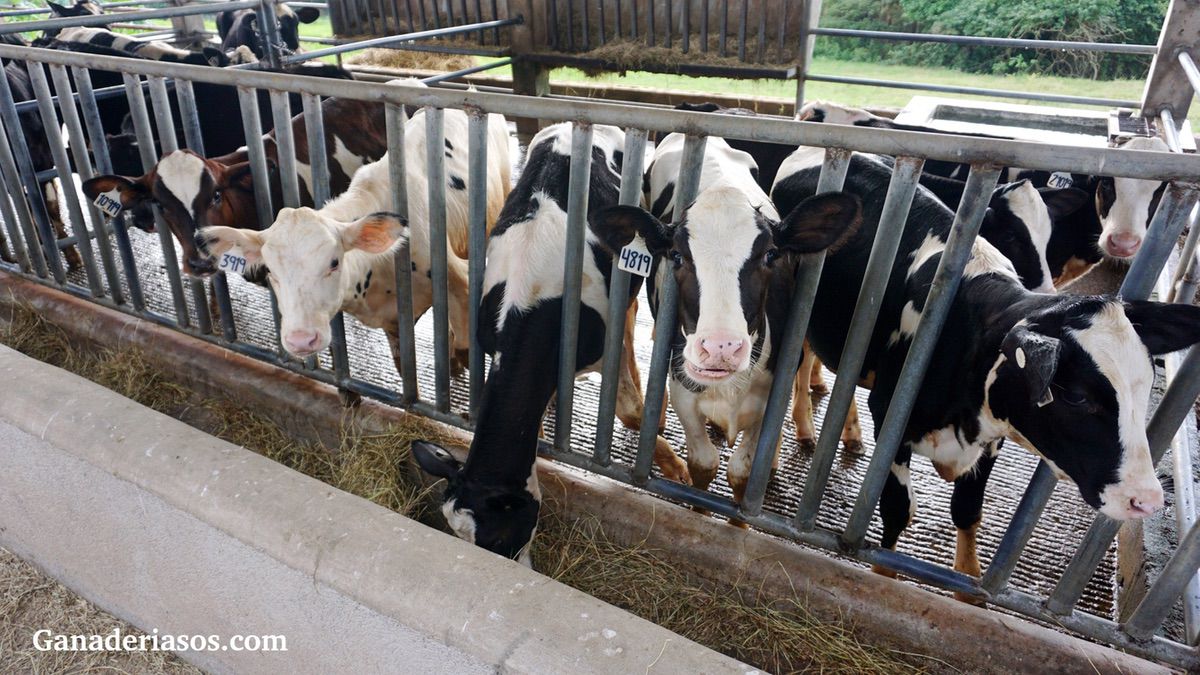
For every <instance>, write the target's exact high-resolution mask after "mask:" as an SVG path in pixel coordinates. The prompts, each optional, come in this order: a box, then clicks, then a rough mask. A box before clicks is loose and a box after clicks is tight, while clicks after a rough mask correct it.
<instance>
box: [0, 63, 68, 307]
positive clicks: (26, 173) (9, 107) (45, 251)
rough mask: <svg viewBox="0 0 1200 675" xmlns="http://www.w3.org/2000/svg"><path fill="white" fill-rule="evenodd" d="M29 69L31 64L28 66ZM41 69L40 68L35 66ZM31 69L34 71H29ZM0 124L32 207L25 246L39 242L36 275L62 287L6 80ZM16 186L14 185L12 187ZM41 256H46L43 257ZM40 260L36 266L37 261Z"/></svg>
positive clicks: (0, 93) (58, 258)
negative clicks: (33, 227)
mask: <svg viewBox="0 0 1200 675" xmlns="http://www.w3.org/2000/svg"><path fill="white" fill-rule="evenodd" d="M27 65H28V66H32V65H34V64H33V63H27ZM38 67H39V68H40V66H38ZM30 70H34V68H30ZM0 79H2V80H3V82H0V121H3V123H4V129H5V131H6V132H7V133H8V143H7V145H8V146H9V149H8V153H6V154H11V155H12V156H13V160H14V163H15V167H14V168H15V169H16V170H17V171H16V175H17V176H19V177H20V184H21V186H22V187H23V188H24V190H25V194H26V195H27V197H28V203H29V205H30V207H31V212H32V216H33V224H34V225H36V227H37V233H36V234H34V233H33V232H29V233H27V237H28V238H27V239H26V242H27V243H28V246H29V249H30V252H32V251H34V250H36V249H37V248H38V247H37V246H36V245H35V244H37V243H38V242H39V240H40V243H41V247H40V248H41V255H35V256H33V258H34V266H35V268H36V269H37V270H38V276H40V277H44V276H45V275H46V273H47V272H49V273H50V274H52V275H53V276H54V280H55V281H56V282H58V284H59V285H62V284H63V283H65V282H66V280H67V275H66V273H65V272H64V271H63V266H62V255H61V253H59V250H58V246H55V243H54V242H55V234H54V228H53V227H52V226H51V224H50V212H49V210H48V209H47V208H46V203H45V201H44V200H43V195H42V187H41V185H40V184H39V183H38V180H37V176H36V170H35V167H34V166H33V160H32V159H31V158H30V156H29V146H28V144H26V142H25V131H24V127H23V126H22V125H21V121H20V116H19V115H18V114H17V110H16V104H15V103H14V102H13V95H12V88H11V87H10V86H9V84H8V78H0ZM14 185H15V184H14ZM42 256H45V257H44V258H42ZM39 259H41V261H42V262H41V263H40V264H39V263H38V262H37V261H38V260H39Z"/></svg>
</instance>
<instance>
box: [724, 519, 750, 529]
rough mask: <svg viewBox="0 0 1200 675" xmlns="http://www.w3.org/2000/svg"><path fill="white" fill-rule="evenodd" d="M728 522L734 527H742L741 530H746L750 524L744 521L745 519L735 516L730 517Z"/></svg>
mask: <svg viewBox="0 0 1200 675" xmlns="http://www.w3.org/2000/svg"><path fill="white" fill-rule="evenodd" d="M729 524H730V525H732V526H734V527H737V528H741V529H743V530H748V529H750V525H749V524H748V523H746V521H744V520H738V519H737V518H730V519H729Z"/></svg>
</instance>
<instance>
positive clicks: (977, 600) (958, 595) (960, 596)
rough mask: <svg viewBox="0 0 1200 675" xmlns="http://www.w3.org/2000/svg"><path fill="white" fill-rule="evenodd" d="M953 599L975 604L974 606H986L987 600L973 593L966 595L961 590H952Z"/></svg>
mask: <svg viewBox="0 0 1200 675" xmlns="http://www.w3.org/2000/svg"><path fill="white" fill-rule="evenodd" d="M954 599H955V600H958V601H959V602H965V603H967V604H968V605H975V606H976V607H986V606H987V602H986V601H985V600H984V599H983V598H981V597H979V596H975V595H968V594H966V593H963V592H961V591H954Z"/></svg>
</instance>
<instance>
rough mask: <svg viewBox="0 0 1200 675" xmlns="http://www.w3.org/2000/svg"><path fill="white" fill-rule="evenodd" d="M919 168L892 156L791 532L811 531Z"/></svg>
mask: <svg viewBox="0 0 1200 675" xmlns="http://www.w3.org/2000/svg"><path fill="white" fill-rule="evenodd" d="M924 164H925V160H923V159H921V158H919V157H897V158H896V166H895V168H893V169H892V180H891V182H890V183H889V184H888V191H887V196H886V197H885V198H884V200H883V211H882V212H881V214H880V216H879V228H878V230H877V232H876V234H875V241H874V242H873V243H872V245H871V254H870V258H868V260H867V270H866V273H865V274H864V275H863V281H862V287H861V288H859V291H858V301H857V303H856V304H855V306H854V316H853V317H852V318H851V319H850V328H849V330H848V331H847V332H846V344H845V345H844V346H843V348H842V357H841V359H840V360H839V361H840V365H839V366H838V370H839V371H840V372H841V375H839V376H838V378H837V380H836V381H835V382H834V384H833V392H832V393H831V394H830V396H829V402H828V403H827V405H826V409H825V420H824V422H823V423H822V425H821V435H820V437H819V438H818V439H817V447H816V450H815V451H814V452H813V457H812V461H811V464H810V465H809V470H808V477H807V478H806V479H805V483H804V493H803V496H802V497H801V499H800V506H799V508H798V509H797V510H796V521H795V523H796V528H797V529H800V530H812V529H813V528H814V527H816V521H817V513H818V511H819V510H820V507H821V498H822V496H824V493H825V485H826V483H828V481H829V472H830V469H831V468H832V467H833V460H834V457H835V456H836V454H837V446H838V440H839V438H840V436H841V430H842V427H843V425H845V423H846V415H847V413H848V412H849V410H850V404H851V402H853V401H854V392H855V389H856V387H857V385H858V374H859V373H860V372H862V367H863V361H864V359H865V358H866V355H867V347H868V346H869V344H870V341H871V335H872V333H873V332H874V330H875V321H876V319H878V317H879V307H880V304H881V303H882V302H883V293H884V290H885V289H886V288H887V283H888V279H889V277H890V276H891V270H892V265H893V264H894V263H895V261H896V252H897V251H898V250H899V247H900V238H901V237H902V236H903V234H904V225H905V222H906V221H907V219H908V210H909V208H910V207H911V206H912V200H913V195H914V194H915V193H916V186H917V181H918V179H919V178H920V177H921V168H922V167H923V166H924ZM780 215H783V214H780Z"/></svg>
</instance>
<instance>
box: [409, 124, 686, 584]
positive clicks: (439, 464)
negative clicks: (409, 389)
mask: <svg viewBox="0 0 1200 675" xmlns="http://www.w3.org/2000/svg"><path fill="white" fill-rule="evenodd" d="M624 136H625V135H624V133H623V132H622V131H621V130H620V129H618V128H616V127H610V126H604V125H596V126H594V127H593V140H592V152H591V185H590V188H589V197H588V231H587V234H586V241H587V247H588V254H587V255H585V256H584V258H583V261H584V262H583V287H582V295H581V303H580V317H579V343H578V347H577V352H576V358H575V365H576V368H577V369H578V371H579V372H587V371H588V370H591V369H592V368H594V367H595V366H596V364H597V362H599V361H600V358H601V356H603V353H604V324H605V320H606V318H607V316H608V304H609V302H619V303H621V304H622V305H623V306H627V307H632V304H633V299H634V298H635V297H636V295H637V293H638V289H639V288H640V283H639V282H640V278H639V277H634V278H633V280H632V281H631V284H630V289H629V295H628V297H624V298H609V296H608V288H609V280H610V277H611V269H612V260H613V258H614V251H619V250H620V248H621V246H623V245H624V244H625V243H628V242H629V239H630V238H632V236H633V233H634V232H635V231H636V229H637V225H635V224H636V223H640V222H643V221H645V220H647V219H648V216H647V215H646V213H645V212H644V211H642V210H641V209H639V208H636V207H632V206H617V199H618V195H619V188H620V181H621V164H622V161H623V153H622V147H623V146H624ZM570 153H571V125H570V124H556V125H553V126H550V127H547V128H545V129H543V130H542V131H540V132H539V133H538V134H537V135H536V136H534V138H533V141H532V142H531V143H530V146H529V154H528V160H527V161H526V163H525V169H524V170H523V171H522V172H521V178H520V180H519V181H518V182H517V185H516V187H515V188H514V189H513V192H512V195H510V196H509V198H508V201H507V203H505V205H504V211H503V212H502V213H501V215H500V221H499V222H498V223H497V224H496V228H495V230H493V232H492V235H491V240H490V241H489V242H488V267H487V273H486V275H485V277H484V282H483V283H484V298H483V302H482V304H481V306H480V309H479V312H480V322H479V341H480V344H481V345H483V347H484V349H486V350H487V351H488V352H489V353H491V354H492V359H493V361H492V370H491V373H490V374H489V375H488V378H487V383H486V385H485V388H484V393H483V401H482V403H481V406H480V412H479V420H478V422H477V423H476V427H475V437H474V439H473V440H472V442H471V451H470V454H469V455H468V456H467V462H466V464H465V465H460V464H459V463H458V462H457V461H455V460H454V458H453V457H451V456H450V454H449V453H448V452H446V451H445V450H443V449H442V448H440V447H438V446H436V445H433V444H431V443H427V442H423V441H418V442H416V443H413V454H414V455H415V456H416V458H417V461H418V462H419V463H420V465H421V467H422V468H423V469H424V470H425V471H427V472H429V473H430V474H433V475H435V476H438V477H441V478H446V479H448V481H449V485H448V486H447V487H446V492H445V501H444V503H443V504H442V512H443V513H444V514H445V516H446V521H447V522H448V523H449V524H450V527H451V528H452V529H453V530H454V532H455V533H456V534H457V535H458V536H459V537H461V538H463V539H465V540H467V541H470V542H473V543H475V544H477V545H479V546H482V547H483V548H486V549H488V550H489V551H493V552H495V553H499V554H500V555H503V556H507V557H509V558H516V559H520V560H522V561H523V562H525V563H526V564H528V563H529V543H530V542H531V541H532V540H533V535H534V531H535V529H536V527H537V516H538V510H539V508H540V503H541V492H540V491H539V489H538V483H537V476H536V474H535V473H534V471H535V467H534V461H535V456H536V452H537V439H538V432H539V430H540V428H541V419H542V414H543V412H544V411H545V408H546V405H547V404H548V403H549V401H550V397H551V396H552V395H553V394H554V391H555V388H556V386H557V383H558V348H559V347H558V346H559V342H558V340H559V331H560V329H561V322H562V293H563V287H562V281H563V273H562V261H563V256H564V254H565V246H566V232H565V228H566V224H567V211H566V209H567V186H568V185H569V183H570V168H571V156H570ZM613 233H616V234H615V235H614V234H613ZM622 237H624V242H623V243H621V244H617V245H616V248H613V245H611V244H610V243H609V242H610V241H611V240H612V239H618V240H619V239H621V238H622ZM627 327H628V328H629V329H630V331H631V330H632V320H630V321H629V322H628V323H627ZM631 348H632V344H631V332H627V333H626V344H625V350H624V357H625V363H624V364H623V366H622V368H621V382H620V387H619V392H618V397H617V415H618V417H619V418H620V419H621V421H622V422H623V423H625V424H626V425H627V426H630V427H632V428H637V426H638V425H639V424H640V422H641V417H642V401H641V391H640V389H639V387H638V385H637V379H636V375H637V370H636V365H635V364H634V363H633V360H632V354H631ZM655 461H656V462H657V463H658V466H659V467H660V468H661V469H662V472H663V475H664V476H665V477H667V478H670V479H673V480H679V481H682V482H688V472H687V468H686V467H685V466H684V464H683V461H682V460H680V459H679V457H677V456H676V455H675V453H674V451H672V450H671V448H670V446H669V445H668V444H667V443H666V441H665V440H663V439H661V438H659V439H658V444H657V445H656V450H655Z"/></svg>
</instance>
